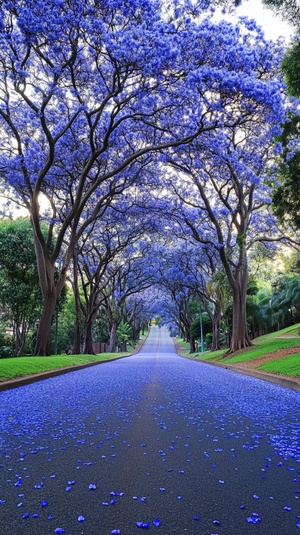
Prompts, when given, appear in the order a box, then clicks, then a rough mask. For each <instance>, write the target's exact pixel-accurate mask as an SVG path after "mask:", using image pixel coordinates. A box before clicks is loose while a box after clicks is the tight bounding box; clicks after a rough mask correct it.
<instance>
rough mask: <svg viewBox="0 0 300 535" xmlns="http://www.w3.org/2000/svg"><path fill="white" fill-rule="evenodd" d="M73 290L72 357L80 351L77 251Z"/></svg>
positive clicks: (74, 256) (74, 258) (74, 257)
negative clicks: (74, 314)
mask: <svg viewBox="0 0 300 535" xmlns="http://www.w3.org/2000/svg"><path fill="white" fill-rule="evenodd" d="M73 279H74V283H73V290H74V297H75V310H76V320H75V330H74V340H73V347H72V353H73V354H74V355H79V353H80V350H81V302H80V295H79V290H78V254H77V251H75V252H74V255H73Z"/></svg>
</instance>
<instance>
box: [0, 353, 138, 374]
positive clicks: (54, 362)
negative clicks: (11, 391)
mask: <svg viewBox="0 0 300 535" xmlns="http://www.w3.org/2000/svg"><path fill="white" fill-rule="evenodd" d="M130 352H132V348H131V351H127V352H122V353H102V354H100V355H66V354H63V355H50V356H49V357H18V358H8V359H0V381H6V380H8V379H14V378H16V377H22V376H24V375H32V374H36V373H40V372H45V371H49V370H55V369H59V368H65V367H67V366H80V365H82V364H89V363H93V362H104V361H107V360H111V359H115V358H120V357H123V356H126V355H129V354H130Z"/></svg>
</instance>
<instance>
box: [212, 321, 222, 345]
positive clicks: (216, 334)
mask: <svg viewBox="0 0 300 535" xmlns="http://www.w3.org/2000/svg"><path fill="white" fill-rule="evenodd" d="M212 327H213V332H212V341H211V351H217V350H218V349H220V320H219V319H216V320H215V321H213V324H212Z"/></svg>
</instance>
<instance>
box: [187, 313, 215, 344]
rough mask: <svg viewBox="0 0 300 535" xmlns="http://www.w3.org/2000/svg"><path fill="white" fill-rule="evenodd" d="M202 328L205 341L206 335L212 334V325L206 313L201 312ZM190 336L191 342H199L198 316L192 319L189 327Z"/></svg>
mask: <svg viewBox="0 0 300 535" xmlns="http://www.w3.org/2000/svg"><path fill="white" fill-rule="evenodd" d="M198 309H199V307H198ZM202 328H203V337H204V339H205V338H206V335H207V334H209V333H210V334H211V332H212V323H211V319H210V317H209V315H208V314H207V312H203V314H202ZM190 334H191V337H192V338H193V340H196V339H199V340H200V316H199V315H198V316H197V317H196V318H195V319H194V321H193V323H192V325H191V329H190Z"/></svg>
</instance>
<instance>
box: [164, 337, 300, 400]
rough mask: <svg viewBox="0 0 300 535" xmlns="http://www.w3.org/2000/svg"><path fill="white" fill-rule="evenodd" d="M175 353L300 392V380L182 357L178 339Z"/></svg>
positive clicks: (221, 363)
mask: <svg viewBox="0 0 300 535" xmlns="http://www.w3.org/2000/svg"><path fill="white" fill-rule="evenodd" d="M173 342H174V346H175V351H176V353H177V354H178V355H179V357H181V358H183V359H188V360H192V361H193V362H202V363H203V364H209V365H210V366H217V367H219V368H223V369H225V370H229V371H232V372H236V373H241V374H243V375H249V376H250V377H255V379H260V380H262V381H268V382H269V383H273V384H277V385H280V386H283V387H284V388H289V389H290V390H295V391H296V392H300V378H299V379H295V378H293V377H291V376H286V377H285V376H284V375H277V374H276V373H271V372H262V371H259V370H254V369H250V368H245V367H243V366H237V365H236V364H224V363H223V362H211V361H210V360H204V359H201V360H198V359H193V358H191V357H187V356H183V355H180V345H179V344H178V342H177V340H176V338H173Z"/></svg>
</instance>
